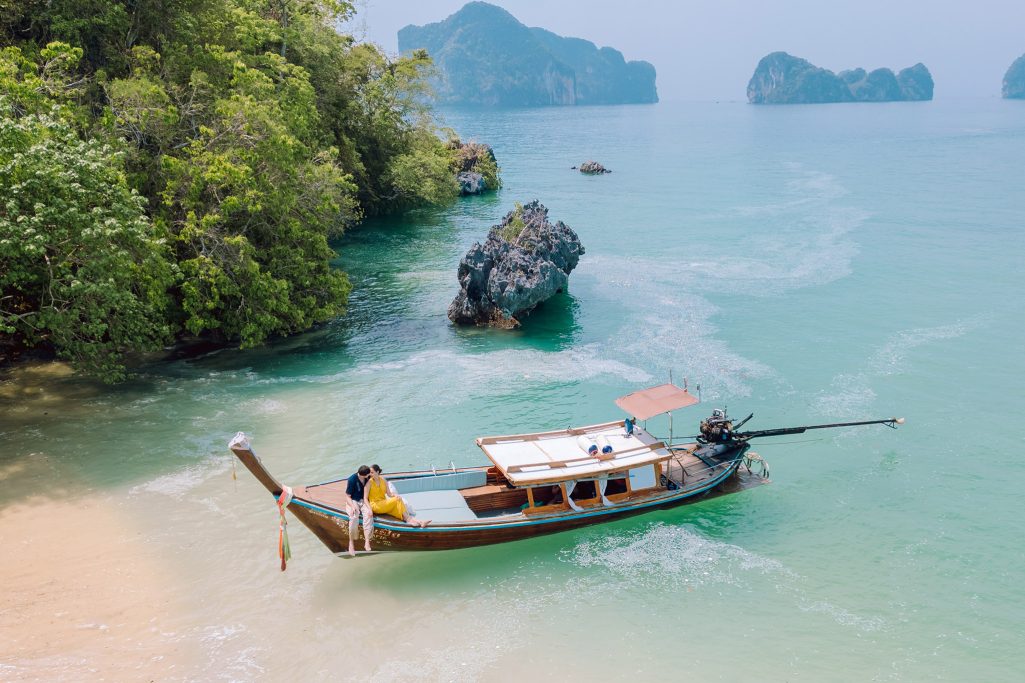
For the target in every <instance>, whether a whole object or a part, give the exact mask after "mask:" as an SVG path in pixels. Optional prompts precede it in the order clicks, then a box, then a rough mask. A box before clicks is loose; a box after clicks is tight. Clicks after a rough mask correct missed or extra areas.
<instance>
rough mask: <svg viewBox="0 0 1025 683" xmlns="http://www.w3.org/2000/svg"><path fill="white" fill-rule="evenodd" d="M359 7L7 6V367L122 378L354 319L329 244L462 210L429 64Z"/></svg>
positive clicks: (293, 2) (0, 240)
mask: <svg viewBox="0 0 1025 683" xmlns="http://www.w3.org/2000/svg"><path fill="white" fill-rule="evenodd" d="M351 12H352V6H351V4H350V3H349V2H345V1H343V0H0V46H2V48H3V49H2V50H0V350H4V349H6V350H8V351H10V350H12V349H15V348H33V347H46V348H50V349H52V350H53V351H54V352H56V353H57V354H58V355H59V356H61V357H64V358H67V359H69V360H70V361H72V363H74V364H75V365H76V366H77V367H79V368H81V369H84V370H86V371H89V372H92V373H94V374H98V375H99V376H101V377H103V378H105V379H107V380H117V379H120V378H121V377H123V375H124V363H123V356H124V354H125V353H126V352H128V351H133V350H144V349H150V348H154V347H156V346H158V345H160V344H163V343H166V342H167V341H168V340H170V339H173V338H175V337H179V336H182V335H196V336H203V337H207V338H212V339H214V340H218V341H222V342H231V343H237V344H240V345H241V346H243V347H245V346H252V345H256V344H259V343H261V342H263V341H264V340H266V339H267V338H268V337H269V336H272V335H279V334H287V333H290V332H295V331H299V330H304V329H307V328H308V327H309V326H310V325H313V324H315V323H317V322H320V321H324V320H327V319H328V318H331V317H333V316H336V315H338V314H340V313H341V312H342V311H344V308H345V304H346V299H347V295H348V292H349V289H350V287H349V283H348V280H347V278H346V276H345V274H344V273H342V272H341V271H338V270H336V269H333V268H331V267H330V264H329V262H330V260H331V259H332V258H333V257H334V251H333V250H332V249H331V248H330V247H329V246H328V240H329V239H330V238H332V237H334V236H337V235H340V234H341V232H342V231H343V230H344V229H345V228H346V227H347V226H350V225H352V224H353V223H354V222H356V221H358V220H359V219H360V218H361V217H363V216H365V215H373V214H378V213H383V212H387V211H396V210H404V209H408V208H412V207H416V206H421V205H426V204H439V203H443V202H447V201H451V200H452V199H454V197H455V196H456V195H457V192H458V187H457V185H456V182H455V178H454V169H455V167H456V166H457V165H458V162H457V160H456V159H455V158H454V153H453V151H452V150H451V149H450V148H448V147H447V146H446V144H445V142H444V141H442V140H441V139H440V138H439V137H438V135H437V134H436V132H435V126H434V124H433V121H432V119H431V118H430V112H429V111H428V110H427V109H426V108H425V105H424V104H423V103H424V102H425V101H426V98H425V97H424V95H425V92H426V90H425V89H426V87H427V86H426V80H425V79H426V75H427V72H428V70H429V68H430V59H429V57H428V56H427V54H426V53H425V52H423V51H418V52H415V53H413V54H412V55H410V56H408V57H404V58H401V59H397V60H392V59H389V58H387V57H386V56H385V55H383V54H382V53H381V52H380V51H379V50H377V49H376V48H375V47H373V46H370V45H365V44H356V43H355V42H354V41H353V40H352V39H351V38H350V37H348V36H345V35H341V34H339V33H338V32H337V31H336V30H335V28H334V27H335V25H336V24H337V22H338V20H339V19H342V18H345V17H347V16H348V15H349V14H350V13H351Z"/></svg>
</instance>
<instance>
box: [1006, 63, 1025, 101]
mask: <svg viewBox="0 0 1025 683" xmlns="http://www.w3.org/2000/svg"><path fill="white" fill-rule="evenodd" d="M1003 95H1004V97H1006V98H1007V99H1011V100H1025V55H1022V56H1021V57H1018V59H1016V60H1014V62H1012V63H1011V66H1010V67H1008V69H1007V73H1006V74H1004V87H1003Z"/></svg>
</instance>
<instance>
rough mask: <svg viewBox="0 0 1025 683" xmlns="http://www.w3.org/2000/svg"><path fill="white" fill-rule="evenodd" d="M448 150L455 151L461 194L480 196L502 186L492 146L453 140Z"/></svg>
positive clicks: (457, 178) (457, 177)
mask: <svg viewBox="0 0 1025 683" xmlns="http://www.w3.org/2000/svg"><path fill="white" fill-rule="evenodd" d="M448 148H449V149H451V150H455V157H456V174H457V175H456V180H457V181H458V182H459V191H460V193H461V194H480V193H481V192H485V191H486V190H497V189H498V188H499V187H501V186H502V180H501V178H500V177H499V171H500V169H499V168H498V161H497V160H496V159H495V150H493V149H491V145H485V144H483V143H480V142H472V141H471V142H460V141H459V140H458V139H453V140H449V142H448Z"/></svg>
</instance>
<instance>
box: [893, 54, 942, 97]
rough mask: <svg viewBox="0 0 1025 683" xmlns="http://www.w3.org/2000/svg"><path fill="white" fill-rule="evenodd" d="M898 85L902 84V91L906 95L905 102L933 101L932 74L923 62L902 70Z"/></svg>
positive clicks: (898, 77)
mask: <svg viewBox="0 0 1025 683" xmlns="http://www.w3.org/2000/svg"><path fill="white" fill-rule="evenodd" d="M897 83H899V84H900V91H901V92H902V93H904V99H905V100H916V101H927V100H931V99H932V91H933V81H932V74H930V73H929V69H927V68H925V64H922V63H921V62H919V63H918V64H915V65H914V66H909V67H908V68H906V69H901V70H900V73H898V74H897Z"/></svg>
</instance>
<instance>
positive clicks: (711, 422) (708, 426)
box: [699, 408, 733, 443]
mask: <svg viewBox="0 0 1025 683" xmlns="http://www.w3.org/2000/svg"><path fill="white" fill-rule="evenodd" d="M732 437H733V422H732V421H731V420H730V418H729V417H727V416H726V411H725V410H719V409H718V408H716V409H715V410H713V411H712V416H711V417H708V418H705V419H704V420H702V421H701V437H700V439H699V440H700V441H704V442H705V443H725V442H726V441H729V440H730V439H731V438H732Z"/></svg>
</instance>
